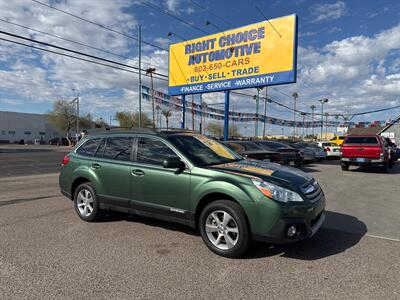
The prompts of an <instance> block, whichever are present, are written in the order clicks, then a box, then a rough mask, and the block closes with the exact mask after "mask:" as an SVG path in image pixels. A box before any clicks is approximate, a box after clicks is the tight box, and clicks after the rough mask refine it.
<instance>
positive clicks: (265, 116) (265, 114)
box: [263, 86, 268, 139]
mask: <svg viewBox="0 0 400 300" xmlns="http://www.w3.org/2000/svg"><path fill="white" fill-rule="evenodd" d="M267 101H268V87H267V86H266V87H265V101H264V127H263V139H265V127H266V124H267Z"/></svg>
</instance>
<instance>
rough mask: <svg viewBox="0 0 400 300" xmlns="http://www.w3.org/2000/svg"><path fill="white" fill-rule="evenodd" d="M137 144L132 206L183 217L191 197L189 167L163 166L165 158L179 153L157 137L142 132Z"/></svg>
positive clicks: (132, 183)
mask: <svg viewBox="0 0 400 300" xmlns="http://www.w3.org/2000/svg"><path fill="white" fill-rule="evenodd" d="M136 144H137V146H136V147H137V148H136V153H135V160H134V163H133V168H132V172H131V176H130V178H131V179H130V180H131V199H132V201H131V207H132V208H135V207H136V206H139V207H138V208H139V209H148V210H150V211H152V212H155V213H161V214H164V213H167V214H171V213H172V215H173V216H179V217H186V213H187V212H188V209H189V199H190V169H189V168H186V169H185V170H183V171H182V172H178V171H177V170H176V169H166V168H164V167H163V161H164V159H166V158H169V157H179V156H178V154H177V152H176V151H175V150H173V149H172V147H171V146H170V145H168V144H167V143H166V142H165V141H163V140H162V139H160V138H158V137H152V136H146V137H145V136H142V137H139V138H138V139H137V142H136Z"/></svg>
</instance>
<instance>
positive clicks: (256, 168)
mask: <svg viewBox="0 0 400 300" xmlns="http://www.w3.org/2000/svg"><path fill="white" fill-rule="evenodd" d="M209 168H210V169H214V170H219V171H222V172H227V173H235V174H238V175H242V176H254V177H259V178H261V179H263V180H266V181H271V182H272V181H274V182H280V183H283V184H289V185H294V186H296V187H298V188H300V187H301V186H303V185H305V184H306V183H308V182H310V181H312V180H313V178H312V177H311V176H310V175H308V174H307V173H304V172H303V171H301V170H299V169H296V168H292V167H286V166H282V165H280V164H276V163H270V162H264V161H259V160H252V159H245V160H241V161H238V162H233V163H227V164H221V165H214V166H211V167H209Z"/></svg>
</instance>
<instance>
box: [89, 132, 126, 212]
mask: <svg viewBox="0 0 400 300" xmlns="http://www.w3.org/2000/svg"><path fill="white" fill-rule="evenodd" d="M133 140H134V139H133V137H129V136H111V137H107V138H104V139H103V141H102V142H101V144H100V146H99V149H98V150H97V152H96V163H94V164H93V165H92V169H94V171H95V172H96V174H97V176H98V178H99V181H100V183H101V194H100V195H99V196H100V197H101V202H102V203H105V204H108V205H112V206H117V207H122V208H127V207H128V205H129V200H130V185H131V182H130V174H131V168H132V144H133Z"/></svg>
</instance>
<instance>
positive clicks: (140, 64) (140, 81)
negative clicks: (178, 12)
mask: <svg viewBox="0 0 400 300" xmlns="http://www.w3.org/2000/svg"><path fill="white" fill-rule="evenodd" d="M138 52H139V53H138V58H139V122H138V123H139V124H138V125H139V128H140V127H142V27H141V26H140V25H139V26H138Z"/></svg>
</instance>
